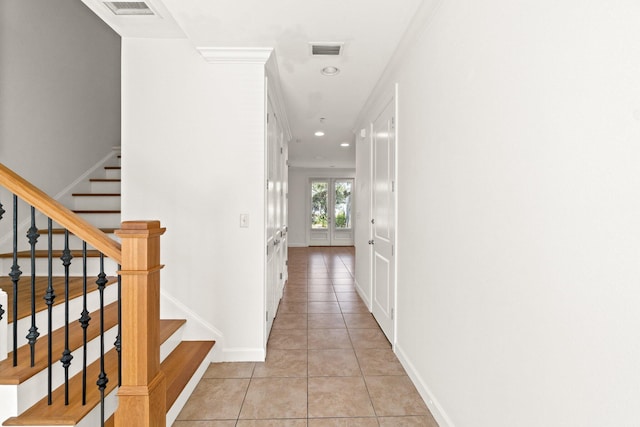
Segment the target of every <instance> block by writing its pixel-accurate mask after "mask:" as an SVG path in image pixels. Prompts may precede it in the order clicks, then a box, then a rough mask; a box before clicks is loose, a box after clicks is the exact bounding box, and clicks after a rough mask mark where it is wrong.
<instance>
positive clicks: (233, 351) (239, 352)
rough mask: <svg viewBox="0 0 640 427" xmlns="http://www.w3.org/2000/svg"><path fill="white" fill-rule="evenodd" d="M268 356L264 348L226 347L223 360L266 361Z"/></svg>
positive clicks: (223, 351)
mask: <svg viewBox="0 0 640 427" xmlns="http://www.w3.org/2000/svg"><path fill="white" fill-rule="evenodd" d="M265 357H266V354H265V351H264V349H263V348H224V349H222V360H221V361H222V362H264V360H265Z"/></svg>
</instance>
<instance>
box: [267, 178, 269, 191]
mask: <svg viewBox="0 0 640 427" xmlns="http://www.w3.org/2000/svg"><path fill="white" fill-rule="evenodd" d="M268 189H269V180H267V190H268Z"/></svg>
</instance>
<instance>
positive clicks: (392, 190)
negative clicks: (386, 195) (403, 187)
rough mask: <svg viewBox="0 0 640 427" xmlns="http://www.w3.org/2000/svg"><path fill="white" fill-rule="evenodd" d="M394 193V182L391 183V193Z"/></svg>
mask: <svg viewBox="0 0 640 427" xmlns="http://www.w3.org/2000/svg"><path fill="white" fill-rule="evenodd" d="M395 191H396V182H395V181H391V192H392V193H394V192H395Z"/></svg>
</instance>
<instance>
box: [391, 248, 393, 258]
mask: <svg viewBox="0 0 640 427" xmlns="http://www.w3.org/2000/svg"><path fill="white" fill-rule="evenodd" d="M391 256H393V245H391Z"/></svg>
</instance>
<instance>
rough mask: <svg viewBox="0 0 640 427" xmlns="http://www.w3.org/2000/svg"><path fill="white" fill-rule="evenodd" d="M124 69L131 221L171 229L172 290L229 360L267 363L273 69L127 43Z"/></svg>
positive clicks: (166, 274) (168, 43)
mask: <svg viewBox="0 0 640 427" xmlns="http://www.w3.org/2000/svg"><path fill="white" fill-rule="evenodd" d="M122 62H123V76H122V82H123V107H122V108H123V141H122V153H123V191H122V194H123V218H124V219H128V220H131V219H159V220H160V221H161V223H162V225H163V226H165V227H167V232H166V234H165V235H164V236H163V238H162V255H161V257H162V260H163V262H164V263H165V264H166V267H165V269H164V270H163V273H162V287H163V289H164V291H165V292H167V293H168V294H169V295H170V296H171V297H173V298H175V299H176V300H178V301H179V303H181V304H183V305H185V306H186V307H188V309H190V310H191V311H192V312H194V314H195V315H196V316H197V317H199V318H200V319H201V320H203V321H204V322H205V324H206V325H209V326H212V327H214V328H216V329H217V331H218V332H220V333H221V334H222V335H223V337H222V339H220V337H216V338H218V339H219V342H218V344H217V345H216V347H217V348H218V349H223V350H224V354H223V357H224V358H225V359H227V360H242V359H245V360H257V359H259V358H261V357H264V339H263V328H264V311H263V310H264V306H265V303H264V248H265V246H264V233H265V232H264V230H265V223H264V209H265V208H264V206H265V199H264V191H265V190H264V188H265V187H264V185H265V171H264V165H265V158H264V144H265V139H264V138H265V136H264V135H265V109H264V108H265V99H264V96H265V87H264V66H263V65H260V64H244V65H237V64H236V65H234V64H228V65H214V64H208V63H206V62H205V61H204V60H203V58H202V57H201V56H200V54H198V53H197V51H196V50H195V49H194V48H193V47H192V46H191V45H190V44H189V43H188V42H187V41H186V40H170V39H166V40H151V39H124V40H123V60H122ZM240 214H249V216H250V220H249V224H250V226H249V228H240V221H239V216H240ZM213 332H214V333H215V332H216V331H215V330H214V331H213ZM214 335H215V334H214Z"/></svg>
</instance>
